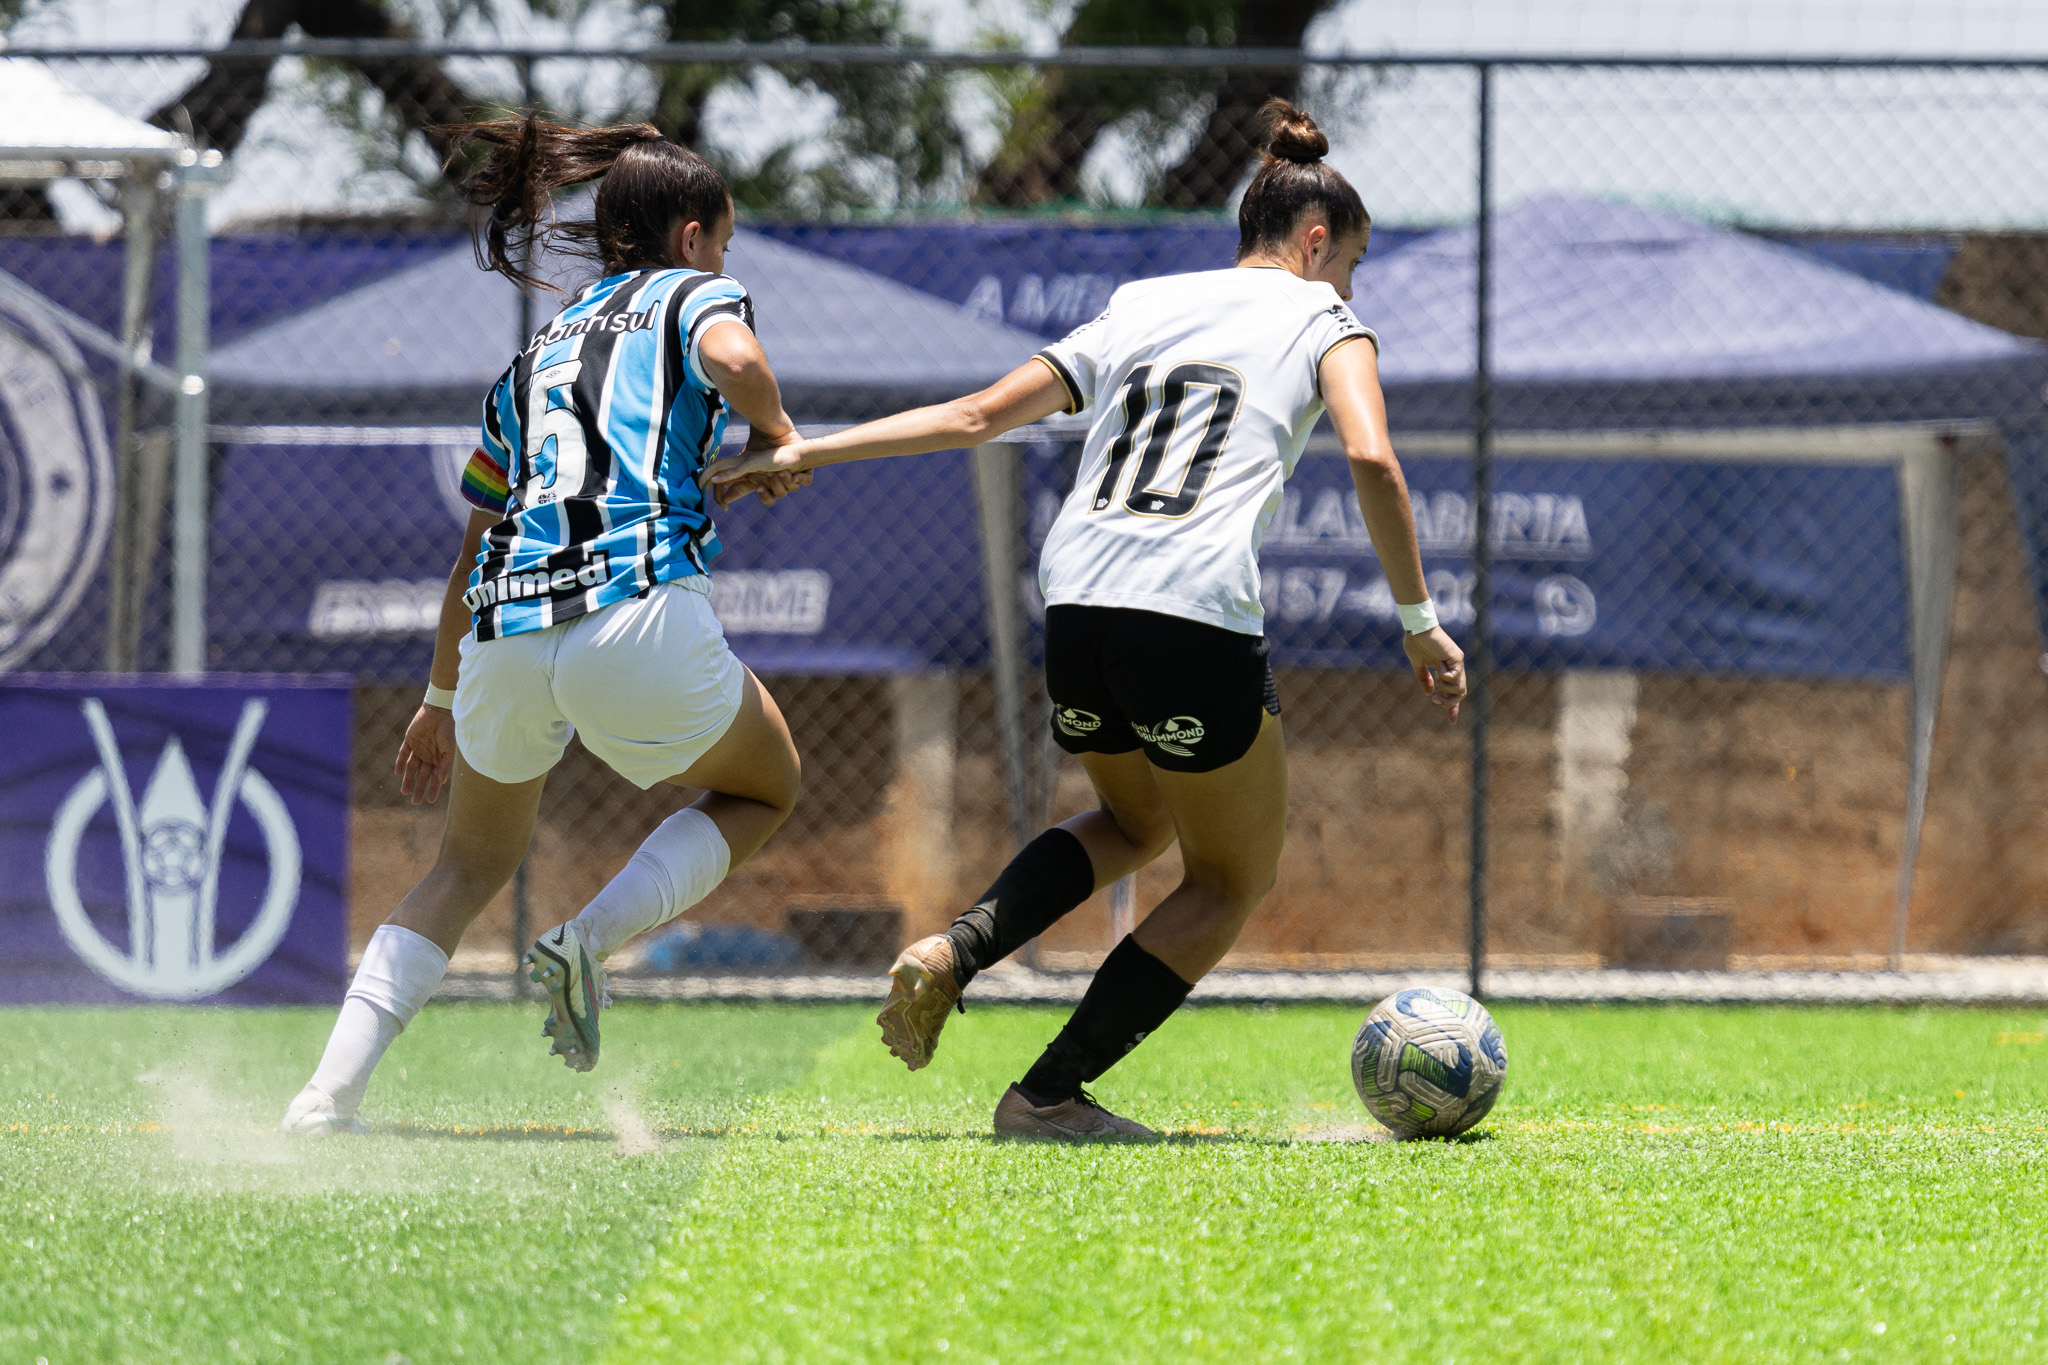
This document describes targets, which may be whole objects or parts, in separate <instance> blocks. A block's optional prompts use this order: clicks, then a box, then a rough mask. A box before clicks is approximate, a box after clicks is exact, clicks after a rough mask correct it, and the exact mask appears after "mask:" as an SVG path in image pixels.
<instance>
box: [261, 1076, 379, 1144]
mask: <svg viewBox="0 0 2048 1365" xmlns="http://www.w3.org/2000/svg"><path fill="white" fill-rule="evenodd" d="M277 1131H278V1132H280V1133H283V1134H284V1135H285V1136H287V1137H303V1138H323V1137H333V1136H334V1135H335V1134H336V1133H367V1132H369V1131H370V1125H369V1124H367V1123H364V1122H363V1121H362V1120H361V1119H359V1118H357V1117H356V1116H355V1115H354V1114H349V1115H346V1116H343V1115H341V1114H337V1113H335V1112H334V1101H333V1100H332V1099H330V1098H329V1097H328V1096H327V1095H326V1094H324V1093H323V1092H321V1091H318V1090H315V1089H314V1088H313V1087H312V1086H310V1085H309V1086H307V1087H306V1088H305V1089H304V1090H301V1091H300V1092H299V1094H298V1098H297V1099H294V1100H293V1101H292V1104H291V1108H289V1109H287V1110H285V1111H284V1120H283V1122H281V1123H279V1124H278V1125H277Z"/></svg>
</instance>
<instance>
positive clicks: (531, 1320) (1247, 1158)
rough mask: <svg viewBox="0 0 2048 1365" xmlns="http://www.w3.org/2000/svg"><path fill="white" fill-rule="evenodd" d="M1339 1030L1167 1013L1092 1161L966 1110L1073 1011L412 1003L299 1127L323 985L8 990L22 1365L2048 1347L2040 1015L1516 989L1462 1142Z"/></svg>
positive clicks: (13, 1275)
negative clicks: (922, 1020)
mask: <svg viewBox="0 0 2048 1365" xmlns="http://www.w3.org/2000/svg"><path fill="white" fill-rule="evenodd" d="M1359 1013H1360V1011H1359V1010H1357V1009H1348V1008H1333V1007H1321V1006H1316V1007H1290V1008H1283V1009H1279V1010H1254V1009H1221V1008H1205V1009H1194V1010H1189V1011H1186V1012H1184V1013H1183V1014H1181V1015H1179V1016H1177V1017H1176V1018H1175V1019H1174V1020H1173V1021H1172V1022H1171V1023H1170V1024H1169V1025H1168V1026H1167V1027H1165V1028H1163V1029H1162V1030H1160V1032H1159V1034H1158V1035H1157V1036H1156V1037H1154V1038H1152V1039H1150V1040H1148V1041H1147V1042H1146V1043H1145V1045H1144V1046H1143V1047H1141V1048H1140V1049H1138V1050H1137V1051H1136V1052H1134V1053H1133V1054H1132V1055H1131V1056H1130V1057H1129V1058H1127V1059H1126V1060H1125V1061H1123V1062H1122V1063H1120V1064H1119V1065H1118V1066H1117V1068H1116V1069H1115V1070H1114V1071H1112V1072H1111V1073H1110V1074H1109V1075H1108V1076H1107V1077H1105V1078H1104V1081H1103V1084H1102V1086H1101V1087H1100V1090H1101V1094H1102V1098H1103V1099H1104V1100H1105V1101H1106V1102H1108V1103H1110V1104H1112V1105H1114V1106H1115V1107H1117V1108H1119V1109H1120V1110H1122V1111H1123V1112H1127V1113H1130V1114H1131V1115H1132V1116H1133V1117H1136V1118H1139V1119H1143V1120H1145V1121H1147V1122H1149V1123H1152V1124H1154V1125H1157V1126H1160V1127H1162V1128H1164V1129H1166V1130H1168V1131H1169V1132H1170V1133H1171V1134H1172V1135H1173V1136H1172V1139H1171V1140H1170V1141H1168V1142H1167V1143H1165V1144H1163V1145H1161V1146H1156V1147H1110V1148H1079V1149H1077V1148H1067V1147H1045V1146H1029V1145H1011V1144H998V1143H994V1142H992V1141H991V1140H990V1139H989V1137H988V1119H989V1113H990V1110H991V1109H992V1108H993V1106H994V1102H995V1099H996V1097H997V1096H998V1094H999V1093H1000V1092H1001V1089H1002V1087H1003V1086H1004V1085H1005V1084H1007V1082H1008V1081H1009V1080H1010V1079H1012V1078H1014V1077H1015V1076H1016V1075H1017V1074H1019V1073H1020V1072H1021V1071H1022V1070H1023V1068H1024V1067H1025V1065H1026V1064H1027V1063H1028V1062H1029V1061H1030V1059H1031V1057H1032V1056H1034V1055H1035V1054H1036V1052H1037V1050H1038V1049H1039V1048H1040V1047H1041V1046H1042V1045H1043V1044H1044V1042H1045V1040H1046V1039H1047V1038H1049V1037H1050V1036H1051V1035H1052V1034H1053V1033H1054V1032H1055V1031H1056V1030H1057V1028H1058V1024H1059V1020H1060V1015H1059V1014H1058V1013H1057V1012H1055V1011H1051V1010H1023V1009H1003V1008H989V1009H976V1010H974V1011H973V1012H972V1013H971V1014H967V1015H964V1016H960V1017H958V1018H956V1019H955V1020H954V1021H953V1022H952V1023H951V1024H950V1025H948V1028H947V1033H946V1039H945V1045H944V1047H943V1048H941V1050H940V1052H939V1055H938V1059H937V1061H936V1063H935V1064H934V1065H933V1066H932V1067H931V1068H930V1069H929V1070H928V1071H925V1072H921V1073H919V1074H917V1075H915V1076H912V1075H909V1074H907V1073H905V1072H904V1071H903V1070H902V1068H901V1067H900V1066H899V1065H898V1064H897V1063H895V1062H894V1061H893V1060H891V1059H890V1058H889V1057H888V1056H887V1055H886V1054H885V1053H884V1052H883V1051H882V1049H881V1047H880V1045H879V1044H878V1043H877V1042H876V1040H875V1034H874V1026H873V1023H872V1020H871V1017H870V1016H871V1007H870V1008H854V1007H831V1008H803V1007H761V1008H745V1007H711V1006H695V1007H684V1006H664V1007H655V1006H631V1005H628V1006H624V1007H622V1008H620V1009H619V1010H617V1011H615V1012H614V1013H613V1014H612V1015H611V1016H610V1018H609V1024H608V1027H607V1031H606V1051H605V1065H604V1068H603V1069H601V1070H600V1071H599V1072H598V1073H596V1074H595V1075H594V1076H590V1077H579V1076H575V1075H573V1074H571V1073H569V1072H568V1071H566V1070H565V1069H564V1068H562V1067H561V1066H560V1065H559V1064H558V1063H555V1062H552V1061H550V1060H549V1059H548V1058H546V1057H545V1056H544V1055H543V1054H544V1046H543V1045H542V1044H541V1043H540V1041H539V1040H538V1037H537V1034H538V1028H537V1026H536V1017H537V1016H536V1011H535V1009H534V1008H533V1007H523V1008H514V1007H499V1006H474V1007H463V1006H453V1007H451V1006H435V1007H433V1008H430V1009H428V1010H427V1011H426V1013H425V1014H423V1015H422V1016H421V1018H420V1019H419V1020H418V1021H417V1022H416V1023H415V1024H414V1025H413V1027H412V1028H411V1029H409V1030H408V1031H407V1033H406V1036H405V1037H404V1038H403V1039H401V1040H400V1041H399V1043H398V1044H397V1046H396V1047H395V1048H394V1049H393V1052H392V1054H391V1056H390V1058H389V1059H388V1060H387V1061H386V1063H385V1067H384V1070H383V1071H382V1072H381V1073H380V1074H379V1076H378V1078H377V1081H376V1083H375V1085H374V1086H373V1088H372V1091H371V1097H370V1104H369V1106H368V1108H367V1114H368V1117H370V1118H371V1119H373V1120H376V1121H378V1122H379V1123H380V1124H381V1125H383V1130H382V1131H381V1132H379V1133H377V1134H374V1135H372V1136H369V1137H363V1138H342V1139H334V1140H331V1141H328V1142H326V1143H321V1144H295V1143H288V1142H285V1141H284V1140H282V1139H278V1138H276V1137H274V1136H273V1135H271V1134H269V1133H268V1132H267V1131H266V1130H267V1125H268V1123H269V1122H271V1121H273V1120H274V1117H275V1115H276V1113H277V1112H278V1111H279V1110H281V1109H282V1107H283V1105H284V1103H285V1101H286V1099H287V1098H288V1097H289V1096H290V1095H291V1093H292V1092H293V1090H294V1089H295V1088H296V1086H297V1085H298V1083H299V1081H300V1080H301V1079H302V1078H303V1076H304V1074H305V1072H306V1070H307V1068H308V1067H310V1066H311V1065H312V1062H313V1059H314V1058H315V1057H316V1056H317V1054H318V1051H319V1047H320V1042H321V1039H322V1037H323V1036H324V1034H325V1031H326V1027H327V1024H328V1022H329V1019H330V1018H331V1015H330V1014H329V1012H328V1011H325V1010H293V1011H217V1012H213V1011H191V1010H179V1009H160V1010H157V1009H152V1010H129V1011H80V1010H18V1009H17V1010H7V1011H0V1021H4V1022H5V1024H6V1025H7V1029H8V1036H9V1038H10V1040H11V1042H12V1044H13V1046H12V1047H11V1048H10V1050H9V1053H8V1056H7V1058H6V1059H5V1060H0V1185H4V1187H5V1188H6V1189H7V1190H8V1191H9V1201H10V1203H9V1208H10V1218H9V1221H8V1226H7V1231H6V1235H5V1236H4V1237H0V1359H5V1360H15V1359H23V1360H32V1359H34V1358H35V1357H37V1356H39V1355H40V1356H45V1357H47V1358H49V1359H50V1360H53V1361H56V1360H70V1359H83V1360H150V1361H176V1360H184V1359H193V1360H208V1361H212V1360H293V1361H298V1360H314V1361H321V1360H377V1359H383V1358H385V1357H386V1353H387V1352H400V1353H403V1354H404V1355H406V1356H408V1357H410V1358H411V1359H414V1360H420V1361H425V1360H443V1359H451V1358H456V1357H464V1358H474V1359H488V1360H493V1361H514V1362H516V1361H523V1360H536V1361H538V1360H548V1361H559V1360H587V1359H594V1358H598V1357H599V1356H601V1355H602V1354H603V1353H604V1351H605V1350H606V1349H609V1351H610V1353H611V1357H612V1358H613V1359H617V1360H621V1361H624V1360H635V1361H637V1360H649V1359H654V1360H668V1359H676V1360H680V1359H719V1360H729V1359H755V1360H801V1361H826V1360H884V1359H929V1358H933V1357H935V1356H937V1355H938V1354H940V1353H941V1352H944V1353H945V1358H946V1359H948V1360H952V1359H956V1358H958V1359H967V1360H991V1359H998V1358H999V1359H1005V1360H1012V1359H1014V1360H1024V1359H1054V1358H1080V1359H1086V1358H1096V1357H1109V1358H1116V1359H1176V1360H1177V1359H1198V1360H1200V1359H1215V1360H1246V1359H1260V1360H1269V1359H1286V1358H1294V1359H1314V1360H1358V1359H1380V1358H1391V1357H1394V1356H1399V1357H1400V1358H1403V1359H1407V1358H1416V1359H1423V1360H1442V1359H1449V1358H1453V1357H1455V1358H1458V1359H1471V1358H1484V1359H1489V1360H1499V1361H1522V1360H1530V1361H1536V1360H1590V1361H1633V1360H1687V1361H1731V1362H1732V1361H1742V1362H1749V1361H1773V1360H1817V1359H1829V1360H1834V1359H1840V1358H1843V1356H1844V1355H1845V1354H1846V1356H1847V1358H1849V1359H1852V1360H1900V1361H1920V1360H1929V1359H1956V1360H1987V1359H1996V1360H2038V1359H2043V1358H2048V1308H2044V1298H2048V1291H2044V1287H2043V1286H2042V1284H2041V1281H2040V1275H2039V1269H2038V1268H2039V1266H2040V1264H2041V1263H2042V1258H2043V1256H2044V1254H2048V1219H2044V1215H2043V1214H2042V1212H2041V1209H2040V1198H2039V1193H2040V1190H2041V1188H2042V1187H2043V1180H2044V1176H2048V1170H2044V1165H2048V1158H2044V1153H2043V1150H2042V1147H2041V1142H2040V1133H2041V1131H2042V1130H2043V1128H2044V1126H2048V1047H2044V1046H2042V1045H2041V1044H2040V1043H2039V1042H2038V1039H2039V1038H2040V1036H2041V1029H2042V1024H2041V1021H2040V1016H2039V1014H2038V1012H2026V1013H2019V1012H2012V1011H1976V1010H1939V1009H1927V1010H1883V1009H1862V1008H1844V1009H1808V1008H1745V1009H1715V1008H1697V1007H1671V1008H1649V1007H1644V1008H1621V1009H1613V1008H1609V1009H1599V1008H1555V1009H1542V1008H1530V1007H1502V1008H1500V1009H1498V1010H1497V1011H1496V1014H1497V1017H1498V1018H1499V1020H1500V1022H1501V1025H1502V1027H1503V1029H1504V1031H1505V1033H1506V1037H1507V1044H1508V1048H1509V1053H1510V1058H1511V1069H1510V1072H1509V1080H1508V1088H1507V1093H1506V1097H1505V1098H1504V1100H1503V1101H1502V1103H1501V1106H1500V1108H1499V1109H1497V1110H1496V1111H1495V1112H1494V1114H1493V1116H1492V1117H1491V1118H1490V1119H1489V1120H1488V1121H1487V1122H1486V1123H1485V1124H1484V1125H1482V1128H1481V1131H1480V1133H1479V1134H1478V1135H1477V1136H1476V1137H1474V1138H1472V1139H1471V1140H1466V1141H1458V1142H1451V1143H1441V1142H1419V1143H1394V1142H1390V1141H1385V1140H1383V1138H1382V1137H1381V1135H1379V1134H1378V1133H1377V1130H1374V1129H1372V1128H1371V1126H1370V1124H1369V1121H1368V1120H1367V1119H1366V1116H1365V1114H1364V1113H1363V1111H1362V1110H1361V1109H1360V1107H1359V1105H1358V1103H1357V1100H1356V1098H1355V1097H1354V1096H1353V1095H1352V1094H1351V1091H1350V1083H1349V1079H1348V1076H1347V1073H1346V1068H1345V1061H1346V1054H1347V1052H1348V1049H1349V1044H1350V1039H1351V1034H1352V1031H1353V1030H1354V1029H1355V1027H1356V1025H1357V1023H1358V1015H1359ZM2001 1040H2002V1041H2001ZM636 1118H637V1119H639V1120H642V1121H644V1123H645V1124H646V1125H648V1126H649V1127H651V1128H652V1129H653V1130H654V1135H655V1137H656V1138H657V1139H658V1142H656V1143H649V1144H646V1145H648V1146H653V1147H654V1148H655V1150H649V1151H642V1152H641V1153H640V1154H637V1155H626V1154H622V1153H621V1151H620V1149H619V1144H618V1143H617V1142H616V1141H615V1140H614V1134H615V1133H624V1134H626V1135H627V1136H629V1137H630V1136H631V1135H632V1134H634V1133H635V1132H637V1131H638V1128H637V1126H636V1124H635V1123H634V1122H633V1121H632V1120H634V1119H636ZM942 1343H943V1344H942Z"/></svg>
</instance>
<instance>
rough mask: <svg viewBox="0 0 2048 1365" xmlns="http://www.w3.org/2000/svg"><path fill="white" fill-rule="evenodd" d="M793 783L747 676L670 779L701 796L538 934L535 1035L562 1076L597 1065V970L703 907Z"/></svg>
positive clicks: (790, 751) (793, 769)
mask: <svg viewBox="0 0 2048 1365" xmlns="http://www.w3.org/2000/svg"><path fill="white" fill-rule="evenodd" d="M799 780H800V765H799V762H798V759H797V753H796V744H795V742H794V741H793V740H792V739H791V738H790V734H789V725H788V723H787V722H786V721H784V720H783V718H782V712H781V710H780V708H778V707H777V706H776V705H775V699H774V698H773V697H771V696H770V695H769V694H768V690H767V689H766V688H764V687H762V686H761V683H760V680H759V679H758V678H756V677H755V676H754V675H753V673H752V672H751V671H749V672H748V673H747V675H746V680H745V683H744V687H743V690H742V692H741V694H740V709H739V714H738V715H736V716H735V717H734V718H733V722H732V724H731V726H729V727H728V728H727V730H726V732H725V733H724V734H723V735H722V736H720V737H719V740H718V742H717V743H716V744H714V745H712V746H711V748H710V749H708V750H707V751H705V753H704V754H703V755H702V756H701V757H699V758H698V759H697V761H696V762H695V763H693V764H691V765H690V767H689V768H688V769H687V770H686V771H684V772H682V773H679V774H677V775H676V776H674V777H672V778H670V779H669V782H670V783H671V784H672V785H674V786H678V787H694V788H701V789H703V791H704V794H703V795H702V796H700V797H698V798H697V800H696V801H694V802H692V803H691V804H690V806H689V807H688V808H687V809H685V810H681V811H678V812H676V813H675V814H674V815H672V816H670V817H669V818H668V819H667V820H665V821H663V822H662V823H661V825H660V826H659V827H657V828H656V829H655V831H654V833H652V834H650V835H648V836H647V839H646V842H644V843H642V844H641V845H640V848H639V850H638V851H637V852H635V853H634V855H633V858H632V861H630V862H629V863H627V864H626V866H625V868H624V869H622V870H621V871H620V872H619V874H618V876H616V877H614V878H612V880H611V881H610V882H609V883H608V884H607V885H606V886H605V888H604V890H602V891H600V892H598V894H597V896H596V897H595V898H594V899H593V900H592V901H591V902H590V904H588V905H586V906H585V907H584V908H583V910H582V912H581V913H580V914H578V915H577V916H576V918H575V919H573V920H569V921H567V922H565V923H562V924H558V925H556V926H555V927H554V928H552V929H550V930H548V931H547V932H546V933H544V934H542V935H541V936H540V938H539V939H537V940H536V941H535V942H534V945H533V947H532V948H531V949H530V950H529V951H528V952H527V954H526V964H527V966H528V968H529V969H530V972H531V976H532V979H533V980H534V981H535V982H537V983H539V984H540V985H541V986H542V987H543V988H544V989H545V990H546V991H547V993H548V1001H549V1004H550V1006H551V1008H550V1010H549V1012H548V1017H547V1022H546V1024H545V1025H544V1026H543V1031H544V1032H545V1033H546V1034H547V1036H548V1037H549V1038H552V1039H553V1040H554V1045H553V1051H554V1053H555V1054H556V1055H558V1056H560V1057H561V1058H562V1059H563V1061H565V1062H566V1063H567V1064H568V1065H569V1066H570V1068H571V1069H573V1070H576V1071H588V1070H590V1069H591V1068H592V1067H594V1066H596V1065H597V1062H598V1057H599V1052H600V1048H601V1045H602V1037H601V1033H600V1030H599V1027H598V1015H599V1012H600V1011H602V1010H603V1009H604V1008H605V1006H606V1004H607V1003H608V1000H609V997H608V995H607V993H606V990H605V979H604V968H603V967H602V966H601V965H600V964H601V963H602V962H603V961H604V959H605V958H607V957H609V956H611V954H612V953H613V952H614V951H615V950H616V949H618V948H619V946H620V945H622V944H623V943H625V942H626V941H627V940H628V939H630V938H632V937H633V936H635V935H636V934H642V933H645V932H647V931H648V930H649V929H653V928H656V927H657V926H659V925H662V924H666V923H667V922H668V921H669V920H672V919H674V918H675V917H676V916H677V915H680V914H682V913H683V912H684V911H685V910H688V909H689V908H690V907H691V906H693V905H695V904H697V903H698V902H699V901H701V900H703V899H704V897H706V896H708V895H710V894H711V892H712V890H713V889H714V888H716V887H717V886H718V884H719V883H720V882H722V881H724V880H725V878H726V876H727V874H728V873H729V872H731V870H732V869H733V868H735V867H737V866H739V865H740V864H741V863H743V862H745V861H746V860H747V859H748V858H750V857H752V856H753V855H754V854H755V853H756V852H757V851H759V849H760V847H761V845H763V844H764V843H766V842H767V841H768V838H769V836H770V835H772V834H774V833H775V831H776V830H777V829H778V828H780V827H781V825H782V822H783V821H784V820H787V819H788V818H789V813H790V811H792V810H794V809H795V807H796V798H797V789H798V785H799Z"/></svg>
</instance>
